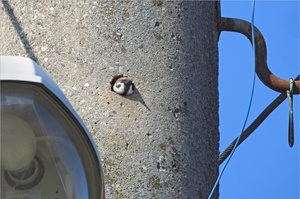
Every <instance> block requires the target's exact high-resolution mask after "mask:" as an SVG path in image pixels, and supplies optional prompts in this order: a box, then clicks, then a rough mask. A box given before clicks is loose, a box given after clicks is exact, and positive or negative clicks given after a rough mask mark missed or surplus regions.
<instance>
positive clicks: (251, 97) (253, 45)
mask: <svg viewBox="0 0 300 199" xmlns="http://www.w3.org/2000/svg"><path fill="white" fill-rule="evenodd" d="M254 12H255V0H252V17H251V33H252V35H251V36H252V50H253V53H252V59H253V70H254V71H253V81H252V90H251V96H250V101H249V106H248V110H247V115H246V118H245V122H244V124H243V128H242V131H241V133H240V134H239V136H238V138H237V141H236V142H235V145H234V147H233V149H232V151H231V153H230V155H229V156H228V159H227V161H226V162H225V164H224V166H223V168H222V169H221V171H220V173H219V176H218V178H217V180H216V182H215V184H214V187H213V189H212V190H211V192H210V194H209V196H208V199H211V197H212V195H213V193H214V192H215V190H216V187H217V186H218V184H219V181H220V179H221V177H222V175H223V173H224V171H225V169H226V166H227V165H228V163H229V161H230V159H231V157H232V156H233V154H234V152H235V150H236V148H237V146H238V143H239V140H240V138H241V135H242V132H243V131H244V129H245V127H246V124H247V121H248V117H249V114H250V110H251V106H252V100H253V94H254V88H255V59H256V57H255V35H254Z"/></svg>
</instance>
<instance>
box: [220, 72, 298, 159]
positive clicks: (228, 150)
mask: <svg viewBox="0 0 300 199" xmlns="http://www.w3.org/2000/svg"><path fill="white" fill-rule="evenodd" d="M299 79H300V75H298V76H297V77H296V78H295V80H299ZM286 97H287V95H286V93H281V94H280V95H279V96H278V97H277V98H276V99H274V100H273V102H271V103H270V104H269V105H268V106H267V107H266V108H265V109H264V110H263V111H262V112H261V113H260V114H259V116H258V117H257V118H256V119H255V120H254V121H253V122H252V123H251V124H250V125H249V127H248V128H247V129H246V130H245V131H244V132H243V133H242V135H241V137H240V139H239V142H238V143H237V147H238V146H239V145H240V144H242V143H243V141H245V140H246V139H247V138H248V137H249V136H250V135H251V134H252V133H253V132H254V131H255V129H256V128H257V127H258V126H259V125H260V124H261V123H262V122H263V121H264V120H265V119H266V118H267V117H268V116H269V115H270V114H271V113H272V112H273V111H274V110H275V109H276V108H277V107H278V106H279V105H280V104H281V103H282V102H283V101H284V100H285V99H286ZM237 140H238V137H237V138H236V139H235V140H234V141H233V142H231V144H230V145H229V146H228V147H227V148H226V149H225V150H224V151H223V152H222V154H221V155H220V156H219V165H221V164H222V163H223V162H224V160H226V158H227V157H228V156H229V155H230V153H231V151H232V149H233V148H234V146H235V144H236V142H237Z"/></svg>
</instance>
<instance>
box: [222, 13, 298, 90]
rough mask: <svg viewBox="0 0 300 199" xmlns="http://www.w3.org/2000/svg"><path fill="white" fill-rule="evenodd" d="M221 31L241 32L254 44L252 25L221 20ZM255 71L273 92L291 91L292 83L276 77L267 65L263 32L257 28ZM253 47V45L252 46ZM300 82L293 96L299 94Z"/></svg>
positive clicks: (234, 20) (230, 19) (295, 82)
mask: <svg viewBox="0 0 300 199" xmlns="http://www.w3.org/2000/svg"><path fill="white" fill-rule="evenodd" d="M220 26H221V27H220V31H232V32H239V33H241V34H243V35H245V36H246V37H247V38H248V39H249V40H250V42H251V43H252V40H251V37H252V33H251V23H249V22H247V21H245V20H242V19H235V18H225V17H222V18H221V24H220ZM254 29H255V30H254V34H255V45H256V46H255V47H256V48H255V56H256V60H255V71H256V74H257V76H258V77H259V79H260V80H261V81H262V82H263V83H264V84H265V85H266V86H268V87H269V88H271V89H272V90H275V91H278V92H280V93H285V92H286V91H287V90H290V81H289V80H284V79H281V78H279V77H277V76H275V75H274V74H273V73H272V72H271V71H270V70H269V68H268V65H267V47H266V42H265V40H264V37H263V35H262V34H261V32H260V31H259V30H258V29H257V28H256V27H255V28H254ZM252 45H253V44H252ZM299 88H300V82H299V80H296V81H294V87H293V94H299V92H300V89H299Z"/></svg>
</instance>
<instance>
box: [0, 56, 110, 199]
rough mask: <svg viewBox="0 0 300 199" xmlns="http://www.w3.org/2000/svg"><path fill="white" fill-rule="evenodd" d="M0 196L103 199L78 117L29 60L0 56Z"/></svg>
mask: <svg viewBox="0 0 300 199" xmlns="http://www.w3.org/2000/svg"><path fill="white" fill-rule="evenodd" d="M0 80H1V84H0V85H1V90H0V91H1V123H0V126H1V131H0V138H1V142H0V152H1V159H0V169H1V179H0V184H1V188H0V193H1V195H0V198H6V199H11V198H32V199H40V198H45V199H46V198H62V199H64V198H68V199H82V198H89V199H104V198H105V196H104V175H103V168H102V165H101V160H100V155H99V153H98V149H97V147H96V145H95V143H94V141H93V139H92V136H91V134H90V133H89V132H88V130H87V128H86V126H85V125H84V123H83V121H82V120H81V118H80V117H79V116H78V114H77V113H76V111H75V110H74V109H73V107H72V106H71V104H70V103H69V101H68V100H67V98H66V97H65V96H64V94H63V93H62V91H61V90H60V89H59V88H58V87H57V85H56V84H55V83H54V82H53V81H52V80H51V78H50V77H49V76H48V75H47V74H46V73H45V72H44V71H43V70H42V69H41V68H40V67H39V66H38V65H37V64H36V63H35V62H34V61H32V60H31V59H28V58H23V57H14V56H0Z"/></svg>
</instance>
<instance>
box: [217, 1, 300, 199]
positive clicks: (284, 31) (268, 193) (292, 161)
mask: <svg viewBox="0 0 300 199" xmlns="http://www.w3.org/2000/svg"><path fill="white" fill-rule="evenodd" d="M251 12H252V1H227V0H221V15H222V16H223V17H234V18H241V19H245V20H247V21H251ZM255 26H256V27H258V29H259V30H260V31H261V32H262V34H263V35H264V38H265V40H266V43H267V54H268V59H267V63H268V66H269V69H270V70H271V71H272V72H273V73H274V74H275V75H276V76H278V77H280V78H283V79H289V78H291V77H292V78H294V77H296V76H297V75H298V74H299V1H256V7H255ZM219 59H220V60H219V69H220V76H219V89H220V135H221V141H220V152H222V151H223V150H224V149H225V148H226V147H227V146H228V145H229V144H230V143H231V142H232V141H233V139H234V138H235V137H237V136H238V134H239V133H240V131H241V129H242V126H243V123H244V121H245V117H246V113H247V109H248V105H249V99H250V94H251V88H252V79H253V61H252V47H251V44H250V42H249V41H248V39H247V38H246V37H245V36H243V35H241V34H238V33H232V32H222V33H221V36H220V40H219ZM278 95H279V93H277V92H275V91H273V90H271V89H269V88H268V87H266V86H265V85H264V84H263V83H262V82H261V81H260V80H259V79H258V78H257V77H256V85H255V91H254V98H253V104H252V108H251V112H250V116H249V119H248V123H247V126H248V125H249V124H250V123H251V122H252V121H253V120H254V119H255V118H256V117H257V116H258V115H259V114H260V112H261V111H262V110H263V109H264V108H265V107H266V106H267V105H269V103H271V102H272V101H273V100H274V99H275V98H276V97H277V96H278ZM294 124H295V126H294V127H295V145H294V147H293V148H290V147H289V145H288V141H287V135H288V102H287V100H286V101H284V102H283V103H282V104H281V105H280V106H279V107H278V108H277V109H276V110H275V111H274V112H273V113H271V115H270V116H269V117H268V118H267V119H266V120H265V121H264V122H263V123H262V125H261V126H260V127H258V129H256V131H254V133H253V134H252V135H251V136H250V137H249V138H248V139H247V140H246V141H245V142H244V143H243V144H242V145H240V146H239V147H238V149H237V150H236V152H235V154H234V156H233V157H232V159H231V161H230V162H229V164H228V166H227V168H226V170H225V172H224V174H223V177H222V179H221V181H220V199H240V198H243V199H250V198H251V199H253V198H255V199H260V198H272V199H282V198H288V199H298V198H300V197H299V142H300V139H299V96H298V95H294ZM220 168H222V166H221V167H220Z"/></svg>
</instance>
